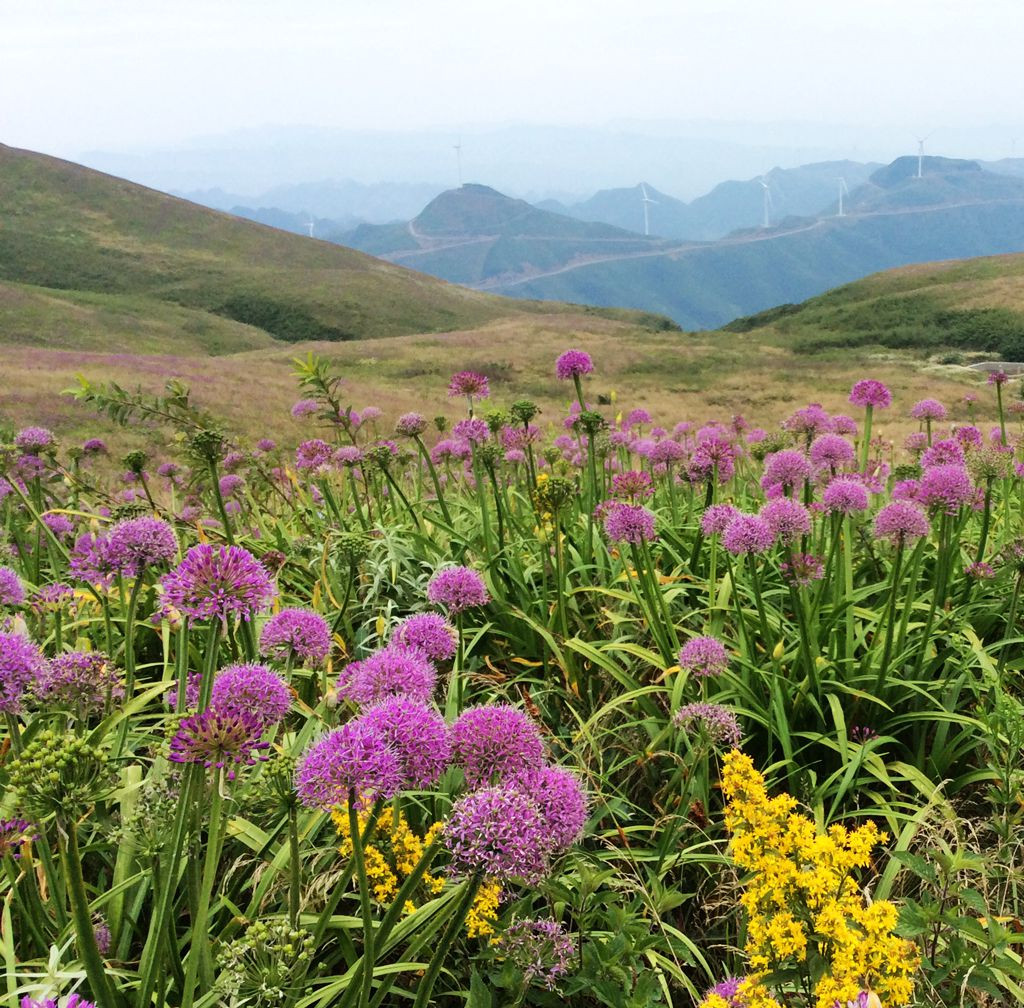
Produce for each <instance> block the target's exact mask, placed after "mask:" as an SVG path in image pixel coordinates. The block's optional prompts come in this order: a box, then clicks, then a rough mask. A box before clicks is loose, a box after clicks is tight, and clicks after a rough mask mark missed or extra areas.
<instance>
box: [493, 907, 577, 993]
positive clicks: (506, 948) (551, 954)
mask: <svg viewBox="0 0 1024 1008" xmlns="http://www.w3.org/2000/svg"><path fill="white" fill-rule="evenodd" d="M498 953H499V954H500V955H501V956H502V957H503V958H505V959H507V960H508V961H509V962H511V963H513V964H514V965H515V966H516V967H517V968H518V969H519V971H520V972H521V973H522V974H523V979H524V980H525V981H526V983H528V984H532V983H540V984H543V986H544V987H546V988H547V989H548V990H554V989H555V986H556V984H557V982H558V981H559V980H560V979H561V978H562V977H563V976H565V975H566V974H567V973H568V972H569V970H570V969H571V968H572V963H573V959H574V957H575V955H576V945H575V943H574V942H573V940H572V937H571V936H570V935H568V934H566V933H565V929H564V928H563V927H562V925H561V924H559V923H558V922H557V921H554V920H517V921H513V922H512V923H511V924H510V925H509V926H508V927H507V928H506V929H505V932H504V934H502V936H501V938H500V939H498Z"/></svg>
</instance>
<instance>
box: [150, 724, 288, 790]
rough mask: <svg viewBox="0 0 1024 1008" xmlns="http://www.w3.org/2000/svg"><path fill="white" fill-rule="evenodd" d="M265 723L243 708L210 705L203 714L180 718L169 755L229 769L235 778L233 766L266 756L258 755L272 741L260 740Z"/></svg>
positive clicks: (169, 757) (182, 760) (208, 765)
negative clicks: (222, 707) (221, 708)
mask: <svg viewBox="0 0 1024 1008" xmlns="http://www.w3.org/2000/svg"><path fill="white" fill-rule="evenodd" d="M262 734H263V723H262V722H261V721H260V720H259V718H258V717H256V716H255V715H254V714H252V713H250V712H249V711H243V710H218V709H217V708H216V707H211V708H209V710H205V711H203V712H202V713H201V714H191V715H189V716H188V717H184V718H182V719H181V723H180V724H179V725H178V730H177V731H176V732H175V734H174V737H173V738H172V739H171V746H170V752H169V754H168V759H170V760H171V761H172V762H174V763H201V764H202V765H203V766H205V767H206V768H207V769H210V768H213V767H216V768H218V769H225V768H226V769H227V771H228V773H227V777H228V780H234V777H235V772H234V768H235V767H237V766H251V765H252V764H253V763H255V762H256V761H257V760H260V759H264V758H265V757H263V756H260V755H258V753H260V751H261V750H263V749H268V748H269V744H268V743H266V742H261V741H260V736H261V735H262Z"/></svg>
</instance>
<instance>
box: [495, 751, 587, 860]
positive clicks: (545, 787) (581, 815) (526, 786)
mask: <svg viewBox="0 0 1024 1008" xmlns="http://www.w3.org/2000/svg"><path fill="white" fill-rule="evenodd" d="M507 783H508V786H509V787H512V788H515V789H516V790H517V791H521V792H522V793H523V794H525V795H526V796H527V797H528V798H530V799H532V800H533V802H534V804H535V805H536V806H537V808H538V809H539V810H540V814H541V816H542V817H543V819H544V821H545V822H546V823H547V826H548V839H549V841H550V844H551V849H552V852H560V851H564V850H567V849H568V848H569V847H571V846H572V845H573V844H574V843H575V842H576V841H577V840H579V838H580V837H581V836H582V835H583V827H584V826H585V825H586V822H587V796H586V793H585V792H584V790H583V785H582V784H580V781H579V778H578V777H577V776H576V775H575V774H574V773H571V772H570V771H569V770H564V769H563V768H562V767H558V766H540V767H532V768H530V769H528V770H522V771H520V772H519V773H517V774H513V775H512V776H511V777H509V779H508V782H507Z"/></svg>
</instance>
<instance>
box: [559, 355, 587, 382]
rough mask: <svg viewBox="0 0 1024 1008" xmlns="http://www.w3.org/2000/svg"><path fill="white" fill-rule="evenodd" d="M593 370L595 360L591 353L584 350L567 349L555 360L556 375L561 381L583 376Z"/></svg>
mask: <svg viewBox="0 0 1024 1008" xmlns="http://www.w3.org/2000/svg"><path fill="white" fill-rule="evenodd" d="M593 370H594V362H593V361H592V360H591V359H590V354H588V353H585V352H584V351H583V350H566V351H565V353H564V354H562V355H561V356H560V357H559V358H558V360H557V361H555V376H556V377H557V378H558V379H559V380H561V381H570V380H571V379H573V378H582V377H583V375H588V374H590V372H591V371H593Z"/></svg>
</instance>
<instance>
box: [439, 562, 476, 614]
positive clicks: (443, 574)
mask: <svg viewBox="0 0 1024 1008" xmlns="http://www.w3.org/2000/svg"><path fill="white" fill-rule="evenodd" d="M427 599H428V600H429V601H430V602H431V604H433V605H440V606H444V607H445V608H446V609H447V610H448V611H449V612H451V613H456V614H457V613H461V612H463V611H465V610H466V609H472V608H474V607H476V606H482V605H487V603H488V602H489V601H490V596H489V595H488V594H487V588H486V587H485V586H484V582H483V578H481V577H480V575H479V574H477V572H476V571H475V570H472V569H471V568H469V567H442V568H441V569H440V570H439V571H437V572H436V573H435V574H434V576H433V577H432V578H431V579H430V581H429V583H428V584H427Z"/></svg>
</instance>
